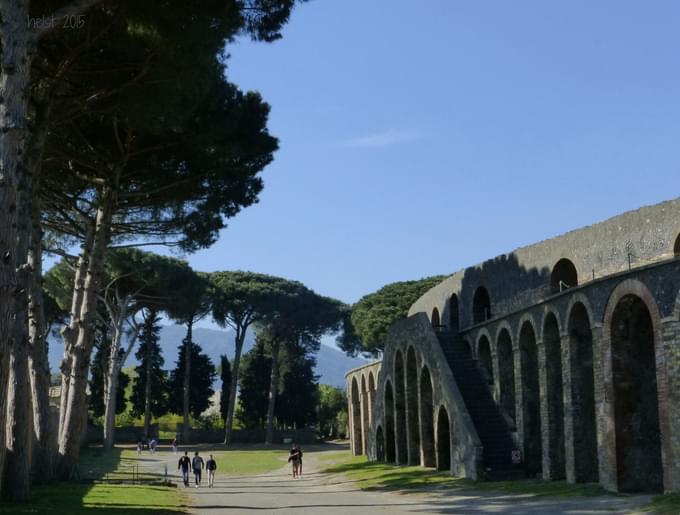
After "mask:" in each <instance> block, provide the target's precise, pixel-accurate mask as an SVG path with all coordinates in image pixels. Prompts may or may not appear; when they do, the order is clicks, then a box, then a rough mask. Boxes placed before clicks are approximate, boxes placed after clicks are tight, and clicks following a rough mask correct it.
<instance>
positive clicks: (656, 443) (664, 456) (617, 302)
mask: <svg viewBox="0 0 680 515" xmlns="http://www.w3.org/2000/svg"><path fill="white" fill-rule="evenodd" d="M603 335H604V338H603V344H604V346H605V349H604V354H605V366H606V367H607V368H610V373H609V374H608V373H607V371H605V378H606V382H607V384H606V385H605V388H606V389H607V391H610V392H611V394H612V395H611V396H610V399H612V400H610V405H609V409H610V410H611V409H612V408H613V413H612V415H613V420H614V435H613V437H614V442H613V449H612V451H613V453H614V455H615V458H614V460H613V462H614V463H613V464H615V467H614V468H615V469H616V470H615V475H616V481H617V488H618V490H619V491H621V492H638V491H649V492H658V491H662V490H663V488H664V480H666V479H669V474H665V473H664V470H665V469H666V468H667V467H669V463H670V445H669V442H668V441H667V438H668V437H669V431H668V429H669V423H668V417H667V412H666V406H667V402H668V400H667V389H666V385H665V383H666V372H665V361H664V352H663V341H662V337H661V323H660V316H659V312H658V308H657V305H656V301H655V300H654V297H653V296H652V294H651V293H650V292H649V290H648V289H647V287H646V286H645V285H644V284H642V283H641V282H639V281H636V280H633V279H628V280H625V281H623V282H621V283H620V284H619V285H618V286H617V287H616V288H615V289H614V291H613V292H612V294H611V296H610V298H609V301H608V303H607V308H606V310H605V316H604V326H603ZM662 434H663V435H665V436H664V438H663V439H662V437H661V435H662ZM611 443H612V442H610V445H611ZM610 448H611V447H610ZM610 465H611V464H610Z"/></svg>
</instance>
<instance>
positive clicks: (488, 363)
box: [477, 334, 493, 384]
mask: <svg viewBox="0 0 680 515" xmlns="http://www.w3.org/2000/svg"><path fill="white" fill-rule="evenodd" d="M477 366H478V367H479V370H480V371H481V373H482V376H484V379H485V380H486V382H487V384H493V359H492V357H491V343H490V342H489V338H488V337H487V335H486V334H482V335H481V336H480V337H479V340H477Z"/></svg>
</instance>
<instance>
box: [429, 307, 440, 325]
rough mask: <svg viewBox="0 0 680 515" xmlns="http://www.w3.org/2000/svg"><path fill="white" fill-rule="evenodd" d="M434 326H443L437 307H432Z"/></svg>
mask: <svg viewBox="0 0 680 515" xmlns="http://www.w3.org/2000/svg"><path fill="white" fill-rule="evenodd" d="M431 320H432V327H434V328H435V330H438V329H439V327H440V326H441V319H440V318H439V310H438V309H437V308H432V316H431Z"/></svg>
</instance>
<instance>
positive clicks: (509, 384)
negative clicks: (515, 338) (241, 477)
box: [496, 326, 517, 425]
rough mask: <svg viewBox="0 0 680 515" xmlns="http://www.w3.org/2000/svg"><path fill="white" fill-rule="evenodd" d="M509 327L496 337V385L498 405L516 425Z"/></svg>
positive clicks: (513, 365) (512, 359) (499, 332)
mask: <svg viewBox="0 0 680 515" xmlns="http://www.w3.org/2000/svg"><path fill="white" fill-rule="evenodd" d="M510 334H511V333H510V327H509V326H507V327H502V328H501V329H500V330H499V331H498V336H497V337H496V355H497V356H498V385H499V389H500V405H501V408H503V409H504V411H505V413H507V415H508V416H509V417H510V418H511V419H512V423H513V425H514V424H515V423H516V421H517V420H516V415H515V359H514V354H513V351H512V337H511V336H510Z"/></svg>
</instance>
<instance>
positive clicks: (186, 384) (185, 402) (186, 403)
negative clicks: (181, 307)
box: [182, 317, 194, 444]
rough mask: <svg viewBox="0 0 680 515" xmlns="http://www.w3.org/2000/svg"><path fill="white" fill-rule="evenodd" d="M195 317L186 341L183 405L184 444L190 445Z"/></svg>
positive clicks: (189, 323) (191, 320)
mask: <svg viewBox="0 0 680 515" xmlns="http://www.w3.org/2000/svg"><path fill="white" fill-rule="evenodd" d="M193 326H194V317H190V318H189V321H188V322H187V336H186V338H185V340H184V385H183V394H184V398H183V403H182V417H183V424H182V443H183V444H187V443H189V393H190V392H191V342H192V340H193V334H192V331H193Z"/></svg>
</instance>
